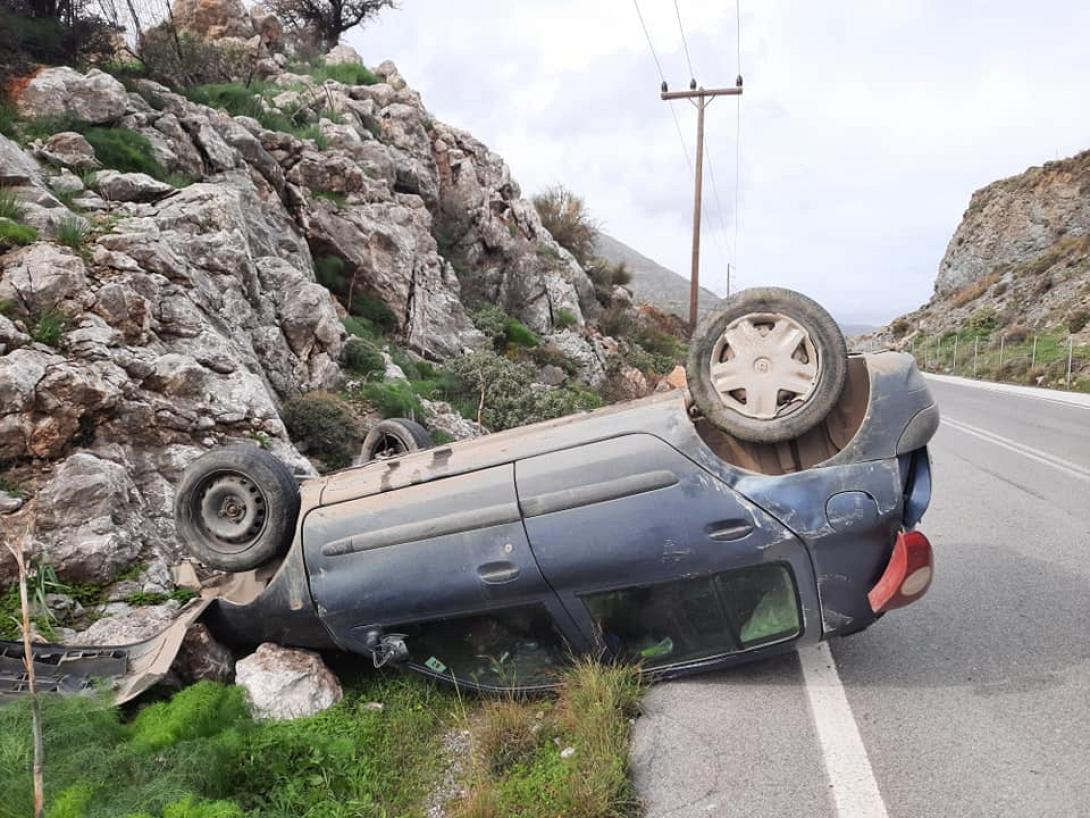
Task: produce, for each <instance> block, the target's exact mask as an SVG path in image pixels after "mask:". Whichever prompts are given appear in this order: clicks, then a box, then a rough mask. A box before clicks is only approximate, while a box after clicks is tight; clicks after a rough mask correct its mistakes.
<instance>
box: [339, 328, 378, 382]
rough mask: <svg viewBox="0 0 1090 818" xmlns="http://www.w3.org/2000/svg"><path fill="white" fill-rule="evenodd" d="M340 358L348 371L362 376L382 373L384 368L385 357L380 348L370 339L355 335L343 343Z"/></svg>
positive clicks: (368, 376)
mask: <svg viewBox="0 0 1090 818" xmlns="http://www.w3.org/2000/svg"><path fill="white" fill-rule="evenodd" d="M341 359H342V360H343V362H344V365H345V367H346V368H347V369H348V370H349V371H350V372H352V373H353V374H354V375H360V376H362V377H364V378H370V377H372V376H374V375H382V373H383V372H385V370H386V359H385V358H383V356H382V352H381V350H379V348H378V347H377V346H375V345H374V344H373V343H371V342H370V341H367V340H364V339H363V338H357V337H355V336H353V337H351V338H349V339H348V341H347V342H346V343H345V345H344V352H343V353H342V354H341Z"/></svg>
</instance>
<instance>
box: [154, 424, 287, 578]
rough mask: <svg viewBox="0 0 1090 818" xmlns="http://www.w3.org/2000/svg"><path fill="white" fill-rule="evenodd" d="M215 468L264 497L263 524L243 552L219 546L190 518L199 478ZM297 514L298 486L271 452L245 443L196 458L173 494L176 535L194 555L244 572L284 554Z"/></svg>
mask: <svg viewBox="0 0 1090 818" xmlns="http://www.w3.org/2000/svg"><path fill="white" fill-rule="evenodd" d="M221 471H222V472H237V473H239V474H242V475H244V476H245V477H246V478H248V479H249V480H250V481H251V482H253V483H254V484H255V485H257V487H258V488H259V489H260V490H261V491H262V492H263V493H264V495H265V505H266V523H265V528H264V530H263V531H262V532H261V534H259V535H258V537H257V538H256V539H255V540H254V541H253V542H252V543H251V544H250V545H249V547H247V548H246V549H245V550H243V551H238V552H225V551H223V550H221V549H220V548H219V547H218V543H217V542H216V540H215V539H213V538H212V537H210V536H208V535H207V533H206V532H205V531H204V530H203V529H202V527H201V525H200V523H199V521H198V520H197V519H195V503H194V497H193V495H194V493H195V492H196V491H197V489H198V487H199V486H200V484H201V483H202V481H204V480H206V479H207V478H208V477H209V476H211V475H213V474H215V473H216V472H221ZM298 517H299V484H298V483H297V482H296V479H295V477H294V475H292V473H291V471H290V470H289V469H288V467H287V466H285V465H284V464H283V463H282V462H281V461H280V460H279V459H277V458H276V457H275V456H274V455H272V454H270V453H269V452H267V451H265V450H264V449H262V448H259V447H258V446H251V445H247V444H237V445H231V446H224V447H222V448H219V449H213V450H212V451H210V452H207V453H205V454H203V455H201V456H200V457H198V458H197V459H196V460H194V461H193V462H192V463H191V464H190V465H189V468H187V469H186V470H185V474H183V475H182V480H181V482H180V483H179V484H178V491H177V493H176V495H175V498H174V524H175V527H176V528H177V531H178V536H179V538H181V540H182V541H183V542H184V543H185V546H186V548H187V549H188V550H189V552H190V553H191V554H192V555H193V556H194V557H196V558H197V559H198V560H200V561H201V562H202V563H204V564H205V565H207V566H208V567H209V568H216V569H218V570H221V571H249V570H251V569H253V568H258V567H259V566H262V565H264V564H265V563H267V562H269V561H270V560H272V559H274V558H276V557H279V556H280V555H281V554H283V553H285V552H286V551H287V550H288V547H289V546H290V545H291V541H292V539H293V538H294V536H295V522H296V520H297V519H298Z"/></svg>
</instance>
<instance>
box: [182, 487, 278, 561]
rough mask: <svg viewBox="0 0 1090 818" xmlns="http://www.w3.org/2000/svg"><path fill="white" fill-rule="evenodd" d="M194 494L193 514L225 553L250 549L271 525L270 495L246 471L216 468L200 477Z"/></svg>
mask: <svg viewBox="0 0 1090 818" xmlns="http://www.w3.org/2000/svg"><path fill="white" fill-rule="evenodd" d="M193 496H194V500H193V504H194V508H193V511H194V517H195V518H196V520H197V522H198V525H199V526H200V528H201V531H202V532H203V533H204V535H205V536H206V537H207V538H208V539H209V540H211V541H212V542H214V543H215V544H216V550H217V551H220V552H222V553H226V554H237V553H240V552H242V551H245V550H247V549H248V548H250V547H251V546H253V544H254V543H255V542H256V541H257V540H258V539H259V538H260V537H261V535H262V534H263V533H264V532H265V528H266V527H267V526H268V522H269V501H268V498H267V497H266V496H265V492H263V491H262V490H261V488H260V487H259V486H258V485H257V484H256V483H255V482H254V481H253V480H251V479H250V478H249V477H247V476H246V475H244V474H241V473H239V472H234V471H219V472H214V473H213V474H210V475H208V476H207V477H206V478H205V479H204V480H202V481H201V483H200V485H199V486H198V487H197V491H195V492H194V493H193Z"/></svg>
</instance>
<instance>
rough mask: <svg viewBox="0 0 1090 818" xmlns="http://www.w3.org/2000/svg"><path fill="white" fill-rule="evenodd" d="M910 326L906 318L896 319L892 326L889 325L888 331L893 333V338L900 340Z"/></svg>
mask: <svg viewBox="0 0 1090 818" xmlns="http://www.w3.org/2000/svg"><path fill="white" fill-rule="evenodd" d="M911 326H912V325H911V324H910V323H909V322H908V319H907V318H898V319H897V320H896V321H894V322H893V323H892V324H890V325H889V331H890V332H892V333H893V335H894V337H896V338H900V337H901V336H902V335H904V334H905V333H906V332H908V331H909V329H910V328H911Z"/></svg>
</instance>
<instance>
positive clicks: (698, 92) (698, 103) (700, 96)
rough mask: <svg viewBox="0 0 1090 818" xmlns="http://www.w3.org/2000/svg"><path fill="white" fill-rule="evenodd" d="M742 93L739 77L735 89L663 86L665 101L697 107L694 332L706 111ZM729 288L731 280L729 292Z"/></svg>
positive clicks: (691, 325)
mask: <svg viewBox="0 0 1090 818" xmlns="http://www.w3.org/2000/svg"><path fill="white" fill-rule="evenodd" d="M741 93H742V78H741V76H739V77H738V79H737V81H736V85H735V87H734V88H704V87H703V86H701V87H700V88H697V87H696V80H693V82H692V83H691V84H690V86H689V90H688V91H670V90H668V89H667V87H666V83H665V82H664V83H663V84H662V93H661V94H660V96H661V98H662V99H664V100H666V101H667V102H668V101H670V100H672V99H687V100H689V101H690V102H691V103H693V105H694V106H695V107H696V167H695V168H694V169H693V173H694V175H695V176H696V189H695V191H694V193H693V264H692V273H691V275H690V278H689V331H690V332H692V331H693V330H694V329H696V314H697V312H696V302H697V296H698V295H699V294H700V215H701V214H700V210H701V199H702V196H703V193H704V109H705V108H707V107H708V105H710V104H711V101H712V100H713V99H715V98H716V97H726V96H739V95H740V94H741ZM734 217H735V218H738V214H737V213H736V214H735V216H734ZM728 276H729V270H728ZM729 288H730V287H729V279H728V291H729ZM728 295H729V292H728Z"/></svg>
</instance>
